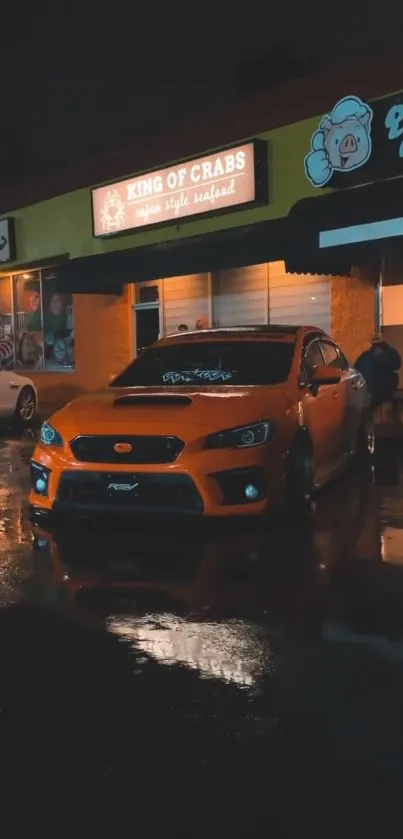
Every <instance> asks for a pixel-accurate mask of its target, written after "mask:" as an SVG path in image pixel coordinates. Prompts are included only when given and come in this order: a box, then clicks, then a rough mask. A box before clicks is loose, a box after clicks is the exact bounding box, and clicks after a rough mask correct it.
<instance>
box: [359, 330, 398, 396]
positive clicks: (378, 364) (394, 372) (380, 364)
mask: <svg viewBox="0 0 403 839" xmlns="http://www.w3.org/2000/svg"><path fill="white" fill-rule="evenodd" d="M401 364H402V359H401V357H400V354H399V353H398V351H397V350H396V349H395V348H394V347H391V346H390V344H388V342H387V341H385V340H384V339H383V338H382V335H381V333H379V332H377V333H376V334H375V335H374V337H373V338H372V341H371V346H370V347H369V349H368V350H365V352H363V353H361V355H359V356H358V358H357V360H356V362H355V365H354V367H355V368H356V370H358V372H359V373H361V375H362V376H363V378H364V379H365V381H366V383H367V388H368V391H369V394H370V397H371V407H372V409H373V410H375V409H376V408H378V407H379V406H380V405H382V404H383V403H384V402H390V401H391V400H392V399H393V394H394V392H395V390H396V389H397V387H398V384H399V373H398V371H399V370H400V367H401Z"/></svg>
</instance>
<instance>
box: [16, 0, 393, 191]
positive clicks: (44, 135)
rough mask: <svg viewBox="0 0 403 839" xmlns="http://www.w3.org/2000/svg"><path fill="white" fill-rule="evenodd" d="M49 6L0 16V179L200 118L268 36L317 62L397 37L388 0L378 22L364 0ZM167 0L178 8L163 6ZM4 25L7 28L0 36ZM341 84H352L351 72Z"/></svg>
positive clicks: (230, 95)
mask: <svg viewBox="0 0 403 839" xmlns="http://www.w3.org/2000/svg"><path fill="white" fill-rule="evenodd" d="M368 5H369V4H368ZM55 6H56V9H55V7H53V11H52V12H51V13H50V14H47V15H45V14H44V13H41V11H40V10H38V8H37V7H36V8H34V9H33V10H32V9H30V7H29V6H27V11H22V12H21V9H20V7H16V10H15V11H14V12H13V11H12V9H11V10H8V11H7V12H6V13H5V17H2V52H1V58H2V61H1V67H2V80H3V96H2V109H1V112H2V113H3V126H2V129H3V135H2V139H1V141H0V142H1V145H2V148H1V151H2V161H1V162H2V175H3V177H4V176H6V177H7V179H10V178H11V179H12V178H14V177H16V178H17V177H18V178H20V177H21V176H22V177H26V176H29V174H30V173H31V172H34V171H35V172H37V173H38V172H41V171H45V170H47V171H49V170H52V169H53V170H54V169H55V168H56V169H57V168H60V167H62V166H63V165H64V164H65V163H66V162H68V161H69V160H74V159H77V158H80V157H83V156H85V157H87V156H89V155H91V154H93V153H96V152H97V151H101V150H104V149H107V148H108V147H110V146H113V147H115V148H118V147H119V145H121V144H122V143H123V144H127V140H128V139H130V138H131V137H133V138H138V137H139V136H141V135H142V134H147V132H150V131H153V130H159V131H163V127H164V125H166V124H168V123H172V122H175V121H176V120H178V119H180V118H182V117H183V116H192V115H198V117H199V118H200V115H201V118H203V114H205V113H206V112H208V111H209V110H212V109H214V108H220V107H221V106H223V105H225V104H226V103H227V102H229V101H231V100H232V99H234V98H235V97H236V96H237V95H239V94H238V91H237V87H236V83H235V80H236V71H237V66H239V62H240V61H244V60H245V59H246V58H248V57H249V56H254V55H256V54H259V52H261V51H262V50H265V49H268V48H270V47H271V46H273V45H276V44H279V43H280V44H286V45H290V44H296V46H297V48H298V49H299V50H300V51H301V52H303V53H307V54H309V55H313V56H314V57H315V58H317V59H318V60H319V61H320V62H321V64H323V65H325V66H326V65H341V64H342V63H343V62H348V63H350V62H353V61H354V59H355V58H359V57H360V56H365V55H367V54H370V53H371V52H374V53H375V52H377V51H381V50H385V49H386V48H387V47H388V45H389V44H390V45H393V46H396V40H397V35H396V18H395V17H394V16H393V14H392V3H391V0H384V1H383V2H382V11H383V20H384V23H382V25H380V22H379V17H378V13H377V10H378V8H379V7H375V6H372V7H369V9H368V7H367V10H368V12H369V17H367V16H366V12H365V18H364V12H363V10H362V9H361V11H360V9H358V8H357V4H351V5H350V4H348V5H347V3H346V2H345V0H343V2H338V3H336V4H334V5H333V7H332V6H330V5H329V6H326V5H324V4H323V3H319V2H317V0H315V2H311V3H310V4H309V6H308V4H300V7H298V5H297V4H293V6H295V8H294V11H293V12H292V15H291V13H290V7H289V6H287V7H286V6H285V4H284V11H282V9H279V8H277V6H274V7H273V10H271V7H270V6H269V5H268V6H267V7H264V5H263V4H259V5H258V4H250V3H249V4H247V6H242V5H240V6H239V7H237V8H238V12H237V11H236V7H235V6H234V5H232V6H228V7H226V11H225V10H224V9H222V10H221V12H219V10H218V8H217V5H216V4H215V5H208V4H207V5H206V4H202V5H200V6H194V7H192V11H189V7H187V6H183V7H180V6H179V7H169V9H168V8H167V7H165V6H160V4H156V5H152V4H150V5H149V8H148V9H147V10H146V11H144V9H142V8H141V7H140V10H139V7H138V5H137V4H135V5H134V7H133V8H134V9H135V10H137V16H136V14H135V13H134V12H132V13H131V15H130V17H128V14H129V13H128V12H125V13H124V15H122V14H121V15H115V16H113V15H112V13H111V9H112V8H113V6H107V5H106V4H105V5H103V4H98V5H97V6H94V7H93V8H94V10H96V13H95V14H94V16H93V17H91V15H90V14H89V11H88V10H87V9H86V8H85V4H82V8H83V10H84V11H85V14H84V11H83V14H82V15H81V17H79V16H78V15H77V14H76V13H73V12H72V13H71V14H69V15H67V14H65V16H64V17H63V13H61V12H60V10H59V9H60V7H58V6H57V5H56V4H55ZM88 8H90V7H88ZM117 8H123V10H124V8H125V7H124V5H123V7H122V6H117ZM128 8H132V7H128ZM172 8H175V10H176V9H181V8H183V10H185V9H188V13H187V14H186V16H185V15H184V14H180V13H179V14H178V13H177V11H175V14H173V12H172V11H171V9H172ZM282 8H283V7H282ZM371 8H372V9H373V11H371ZM389 8H390V10H391V11H390V14H388V9H389ZM332 9H333V10H334V14H335V17H336V20H335V21H334V22H333V23H331V16H332ZM393 9H396V4H394V6H393ZM103 10H104V11H103ZM246 10H247V11H248V14H249V19H245V14H246ZM253 10H254V11H253ZM306 10H309V11H306ZM262 16H263V17H262ZM5 24H6V25H5ZM7 32H9V33H11V34H12V33H13V32H15V33H18V37H17V38H14V37H10V39H7V38H6V35H5V33H7ZM397 43H398V41H397ZM348 92H351V93H354V82H353V80H352V84H351V91H346V93H348ZM330 104H331V103H330ZM161 141H162V142H163V134H162V135H161ZM134 163H135V162H134Z"/></svg>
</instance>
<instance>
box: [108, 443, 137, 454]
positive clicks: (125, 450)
mask: <svg viewBox="0 0 403 839" xmlns="http://www.w3.org/2000/svg"><path fill="white" fill-rule="evenodd" d="M132 448H133V446H132V445H131V444H130V443H115V445H114V447H113V450H114V451H115V452H116V454H129V452H131V451H132Z"/></svg>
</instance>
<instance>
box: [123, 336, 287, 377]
mask: <svg viewBox="0 0 403 839" xmlns="http://www.w3.org/2000/svg"><path fill="white" fill-rule="evenodd" d="M287 338H288V340H287V341H279V340H275V341H273V340H262V341H228V342H225V341H208V342H207V341H191V342H190V341H189V342H182V341H181V342H180V343H179V342H178V343H177V344H176V343H175V344H170V345H168V344H165V346H161V347H158V346H157V347H152V348H150V349H149V350H145V352H144V353H142V355H140V357H139V358H137V359H136V360H135V361H132V363H131V364H130V365H129V367H127V368H126V370H124V371H123V373H121V374H120V376H117V378H116V379H114V380H113V382H111V387H138V386H140V387H147V386H149V387H158V386H160V385H162V386H164V387H166V386H167V387H169V386H175V385H176V386H178V385H188V386H191V385H198V386H201V385H241V386H242V385H243V386H245V385H277V384H281V382H285V381H287V379H288V376H289V373H290V368H291V363H292V357H293V354H294V346H295V341H294V338H293V339H292V341H290V340H289V336H287Z"/></svg>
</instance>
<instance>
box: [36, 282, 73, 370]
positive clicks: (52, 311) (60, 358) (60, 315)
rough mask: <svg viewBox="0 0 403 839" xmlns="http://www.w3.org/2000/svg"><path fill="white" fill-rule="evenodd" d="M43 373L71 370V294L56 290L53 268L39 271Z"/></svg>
mask: <svg viewBox="0 0 403 839" xmlns="http://www.w3.org/2000/svg"><path fill="white" fill-rule="evenodd" d="M42 309H43V339H44V352H45V370H48V371H54V372H60V371H62V370H66V371H68V370H74V361H75V359H74V321H73V298H72V295H71V294H61V293H60V292H58V291H57V287H56V275H55V272H54V270H53V269H49V270H48V271H42Z"/></svg>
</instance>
